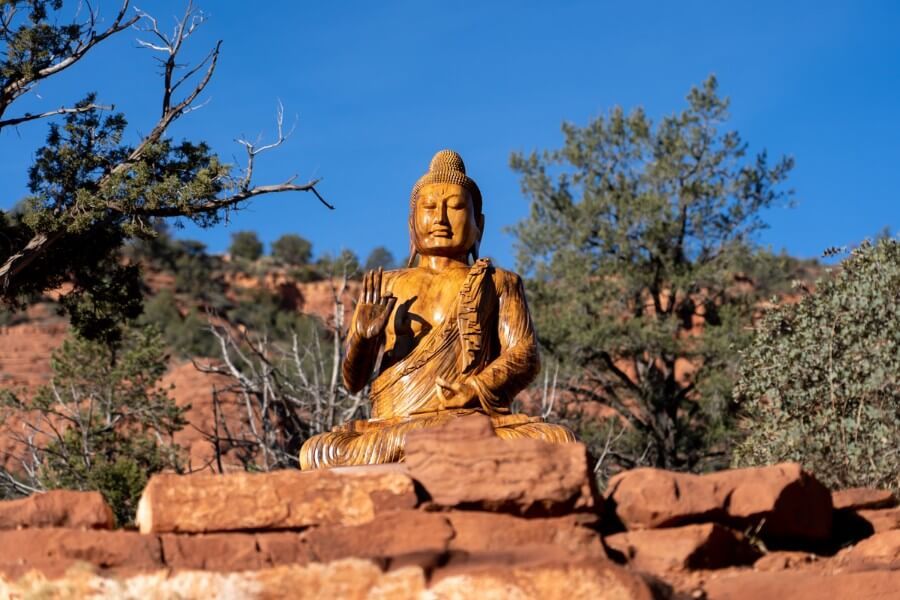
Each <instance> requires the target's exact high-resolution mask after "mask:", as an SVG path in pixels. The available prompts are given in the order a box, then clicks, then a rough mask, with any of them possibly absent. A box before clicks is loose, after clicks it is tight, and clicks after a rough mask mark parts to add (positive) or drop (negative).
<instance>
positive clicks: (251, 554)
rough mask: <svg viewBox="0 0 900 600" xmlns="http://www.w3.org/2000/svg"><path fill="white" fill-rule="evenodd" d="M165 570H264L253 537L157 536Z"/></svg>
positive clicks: (231, 535) (245, 534)
mask: <svg viewBox="0 0 900 600" xmlns="http://www.w3.org/2000/svg"><path fill="white" fill-rule="evenodd" d="M160 539H161V540H162V549H163V556H164V557H165V561H166V566H167V567H170V568H173V569H204V570H207V571H248V570H254V569H259V568H260V567H262V566H263V561H262V559H261V556H260V553H259V551H258V550H257V546H256V536H255V535H253V534H252V533H210V534H201V535H179V534H166V535H163V536H160Z"/></svg>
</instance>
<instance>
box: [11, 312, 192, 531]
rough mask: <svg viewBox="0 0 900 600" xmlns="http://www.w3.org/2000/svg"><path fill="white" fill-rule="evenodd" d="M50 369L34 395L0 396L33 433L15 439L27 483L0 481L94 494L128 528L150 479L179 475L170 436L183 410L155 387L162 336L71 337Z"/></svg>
mask: <svg viewBox="0 0 900 600" xmlns="http://www.w3.org/2000/svg"><path fill="white" fill-rule="evenodd" d="M52 369H53V377H52V379H51V383H50V384H49V385H47V386H44V387H43V388H41V389H40V390H39V391H38V393H37V394H35V396H34V397H32V398H17V397H15V396H13V395H11V394H8V393H7V394H6V396H5V397H4V404H5V405H6V406H8V407H10V408H13V409H15V410H17V411H19V415H20V416H22V415H23V414H24V415H27V416H25V417H24V418H27V419H30V423H29V428H28V430H29V431H30V432H33V433H34V434H36V435H31V436H25V437H23V438H22V439H20V440H19V441H20V442H22V443H23V444H25V446H26V453H25V456H23V457H22V462H23V465H22V466H23V469H22V471H23V472H25V473H27V474H30V476H29V477H28V478H27V481H21V480H19V479H17V478H16V477H14V476H13V475H12V474H10V473H5V474H4V475H5V477H4V480H5V481H6V482H7V483H8V484H9V483H11V484H12V485H13V487H16V486H18V488H19V490H18V491H28V490H32V489H39V490H40V489H54V488H66V489H78V490H98V491H100V492H101V493H102V494H103V495H104V497H105V498H106V500H107V501H108V502H109V503H110V506H112V508H113V512H114V513H115V515H116V520H117V521H118V523H119V524H120V525H126V524H128V523H131V522H132V521H133V519H134V514H135V511H136V509H137V501H138V499H139V498H140V494H141V491H142V490H143V488H144V485H145V484H146V483H147V480H148V478H149V477H150V475H152V474H153V473H156V472H159V471H162V470H168V469H171V470H179V469H180V460H179V448H178V447H177V446H176V445H175V444H174V442H173V440H172V436H173V434H174V433H175V432H176V431H178V430H179V429H181V428H182V427H183V426H184V424H185V421H184V411H185V410H187V408H180V407H178V406H177V405H176V404H175V402H174V400H172V399H171V398H170V397H169V396H168V394H167V392H166V390H164V389H161V388H160V387H159V379H160V377H161V376H162V374H163V373H164V372H165V370H166V355H165V345H164V343H163V340H162V337H161V336H160V335H159V333H158V332H156V330H155V329H154V328H152V327H144V328H129V329H126V330H125V331H124V333H123V338H122V340H121V341H119V342H117V343H115V344H105V343H102V342H98V341H90V340H86V339H84V338H80V337H77V336H75V337H72V338H70V339H67V340H66V341H65V342H64V343H63V345H62V347H61V348H60V349H59V350H57V351H56V352H54V353H53V360H52Z"/></svg>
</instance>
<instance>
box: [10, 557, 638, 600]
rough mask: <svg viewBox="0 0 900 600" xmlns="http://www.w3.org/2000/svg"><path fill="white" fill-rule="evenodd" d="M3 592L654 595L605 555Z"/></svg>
mask: <svg viewBox="0 0 900 600" xmlns="http://www.w3.org/2000/svg"><path fill="white" fill-rule="evenodd" d="M0 595H3V596H4V597H15V598H22V597H42V598H44V597H47V598H57V597H61V598H83V597H102V598H182V599H185V600H188V599H193V598H202V599H206V598H242V599H244V598H246V599H248V600H257V599H258V600H263V599H269V598H271V599H279V600H280V599H281V598H295V599H298V600H305V599H314V598H316V599H317V598H341V599H348V600H364V599H366V600H375V599H382V600H388V599H389V600H443V599H446V600H450V599H462V598H488V599H501V598H520V599H530V598H540V599H542V600H575V599H581V598H590V599H591V600H652V599H653V598H654V596H653V593H652V592H651V589H650V587H649V586H648V585H647V583H646V582H645V581H644V580H643V579H642V578H641V577H640V576H638V575H636V574H634V573H632V572H629V571H628V570H626V569H624V568H622V567H620V566H618V565H615V564H613V563H611V562H609V561H583V562H580V563H574V564H563V565H554V564H547V565H542V566H537V567H527V568H523V567H512V568H509V569H496V568H487V567H485V568H475V567H467V568H464V569H441V570H440V572H439V573H437V574H435V575H432V577H431V579H430V580H429V577H428V573H427V572H426V571H425V570H424V569H422V568H420V567H412V566H411V567H404V568H400V569H395V570H392V571H388V572H384V571H383V570H382V569H380V568H379V567H378V565H376V564H375V563H373V562H371V561H367V560H362V559H347V560H342V561H336V562H332V563H325V564H323V563H310V564H307V565H289V566H281V567H274V568H268V569H261V570H259V571H247V572H242V573H217V572H211V571H200V570H185V571H175V572H172V571H169V570H157V571H154V572H149V573H145V574H141V575H139V576H136V577H116V578H107V577H103V576H98V575H96V574H94V573H90V572H85V571H80V572H70V573H68V574H67V575H66V576H65V577H63V578H61V579H57V580H53V581H47V580H45V579H42V578H38V577H28V578H24V579H22V580H18V581H15V582H12V581H10V580H5V581H4V580H3V579H2V578H0Z"/></svg>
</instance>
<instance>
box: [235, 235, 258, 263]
mask: <svg viewBox="0 0 900 600" xmlns="http://www.w3.org/2000/svg"><path fill="white" fill-rule="evenodd" d="M228 252H229V253H230V254H231V256H233V257H234V258H240V259H244V260H249V261H254V260H257V259H259V257H261V256H262V255H263V243H262V242H261V241H259V236H258V235H256V232H255V231H236V232H235V233H232V234H231V246H229V248H228Z"/></svg>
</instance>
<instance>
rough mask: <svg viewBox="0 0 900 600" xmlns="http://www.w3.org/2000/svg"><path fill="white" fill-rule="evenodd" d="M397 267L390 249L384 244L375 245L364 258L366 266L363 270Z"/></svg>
mask: <svg viewBox="0 0 900 600" xmlns="http://www.w3.org/2000/svg"><path fill="white" fill-rule="evenodd" d="M396 267H397V261H396V260H395V259H394V255H393V254H392V253H391V251H390V250H388V249H387V248H385V247H384V246H376V247H375V248H373V249H372V251H371V252H370V253H369V256H368V257H367V258H366V266H365V267H364V270H366V271H371V270H373V269H378V268H382V269H385V270H388V269H394V268H396Z"/></svg>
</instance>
